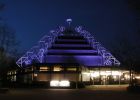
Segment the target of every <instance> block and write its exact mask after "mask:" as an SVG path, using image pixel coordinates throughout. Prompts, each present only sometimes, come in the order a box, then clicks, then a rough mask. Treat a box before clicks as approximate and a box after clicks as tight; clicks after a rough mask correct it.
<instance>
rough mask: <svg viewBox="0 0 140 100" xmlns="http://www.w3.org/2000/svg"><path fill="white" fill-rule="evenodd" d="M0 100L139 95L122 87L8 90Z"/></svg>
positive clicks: (137, 98)
mask: <svg viewBox="0 0 140 100" xmlns="http://www.w3.org/2000/svg"><path fill="white" fill-rule="evenodd" d="M0 100H140V93H130V92H127V91H126V89H125V88H124V87H119V88H112V87H107V88H105V87H102V88H98V87H94V88H93V87H88V88H85V89H10V90H9V91H8V92H7V93H0Z"/></svg>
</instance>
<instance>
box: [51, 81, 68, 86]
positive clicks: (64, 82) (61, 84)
mask: <svg viewBox="0 0 140 100" xmlns="http://www.w3.org/2000/svg"><path fill="white" fill-rule="evenodd" d="M50 86H51V87H69V86H70V82H69V81H68V80H62V81H58V80H52V81H50Z"/></svg>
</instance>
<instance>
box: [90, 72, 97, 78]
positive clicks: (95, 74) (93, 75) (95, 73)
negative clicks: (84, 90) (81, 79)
mask: <svg viewBox="0 0 140 100" xmlns="http://www.w3.org/2000/svg"><path fill="white" fill-rule="evenodd" d="M98 76H99V72H94V73H91V77H98Z"/></svg>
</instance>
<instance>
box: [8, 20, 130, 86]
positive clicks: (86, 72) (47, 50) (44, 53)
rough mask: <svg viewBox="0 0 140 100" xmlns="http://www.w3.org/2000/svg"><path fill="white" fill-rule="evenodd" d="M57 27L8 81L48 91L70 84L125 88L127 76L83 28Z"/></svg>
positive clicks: (24, 56) (24, 57)
mask: <svg viewBox="0 0 140 100" xmlns="http://www.w3.org/2000/svg"><path fill="white" fill-rule="evenodd" d="M71 21H72V20H71V19H67V22H68V26H67V27H64V26H59V27H58V28H57V29H55V30H51V31H50V32H49V33H47V34H46V35H45V36H44V37H42V38H41V39H40V40H39V42H38V43H37V45H35V46H34V47H32V48H31V49H30V50H29V51H27V52H26V53H25V55H23V56H22V57H21V58H19V60H18V61H17V62H16V64H17V65H18V66H19V67H20V68H21V70H20V71H15V72H9V75H11V77H12V78H11V80H13V81H17V79H18V78H19V79H20V81H22V82H23V83H32V82H44V83H47V84H49V86H50V87H70V85H71V84H72V83H77V82H82V83H84V84H93V85H96V84H98V85H107V84H128V83H129V80H130V73H129V71H128V70H125V69H123V68H121V67H120V62H119V61H118V60H117V59H116V58H115V57H114V56H113V55H112V54H111V53H110V52H109V51H108V50H107V49H106V48H104V47H103V46H102V45H101V44H100V43H99V42H98V41H97V40H96V39H95V38H94V36H93V34H92V33H90V32H88V31H87V30H85V29H84V28H83V27H82V26H77V27H72V26H70V23H71Z"/></svg>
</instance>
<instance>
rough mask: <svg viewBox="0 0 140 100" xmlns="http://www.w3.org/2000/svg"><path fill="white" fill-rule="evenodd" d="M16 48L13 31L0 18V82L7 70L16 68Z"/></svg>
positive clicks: (1, 6) (0, 5)
mask: <svg viewBox="0 0 140 100" xmlns="http://www.w3.org/2000/svg"><path fill="white" fill-rule="evenodd" d="M3 8H4V5H3V4H0V11H1V10H2V9H3ZM16 47H17V41H16V39H15V31H14V30H13V29H11V28H10V27H9V26H8V25H7V24H5V22H4V21H3V19H2V18H1V17H0V80H2V79H6V74H7V71H8V69H9V68H11V67H13V66H16V64H15V57H16V52H17V50H16Z"/></svg>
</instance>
